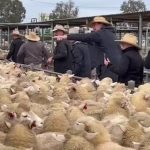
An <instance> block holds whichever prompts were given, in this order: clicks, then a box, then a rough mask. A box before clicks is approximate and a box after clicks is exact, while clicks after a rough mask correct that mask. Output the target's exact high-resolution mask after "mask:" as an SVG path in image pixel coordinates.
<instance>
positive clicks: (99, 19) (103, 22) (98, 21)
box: [91, 17, 111, 25]
mask: <svg viewBox="0 0 150 150" xmlns="http://www.w3.org/2000/svg"><path fill="white" fill-rule="evenodd" d="M94 23H102V24H105V25H111V23H110V22H108V21H107V20H106V18H104V17H94V19H93V21H92V22H91V25H92V24H94Z"/></svg>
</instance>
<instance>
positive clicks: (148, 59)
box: [144, 51, 150, 69]
mask: <svg viewBox="0 0 150 150" xmlns="http://www.w3.org/2000/svg"><path fill="white" fill-rule="evenodd" d="M144 66H145V68H146V69H150V51H149V52H148V55H147V57H146V59H145V62H144Z"/></svg>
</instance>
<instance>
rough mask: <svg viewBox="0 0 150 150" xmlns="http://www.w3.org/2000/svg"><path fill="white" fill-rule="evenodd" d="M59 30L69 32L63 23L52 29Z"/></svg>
mask: <svg viewBox="0 0 150 150" xmlns="http://www.w3.org/2000/svg"><path fill="white" fill-rule="evenodd" d="M59 30H60V31H63V32H64V33H67V30H66V29H65V28H64V27H63V26H62V25H56V26H55V27H54V29H53V30H52V31H53V32H56V31H59Z"/></svg>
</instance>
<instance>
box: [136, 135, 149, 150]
mask: <svg viewBox="0 0 150 150" xmlns="http://www.w3.org/2000/svg"><path fill="white" fill-rule="evenodd" d="M138 149H139V150H150V133H147V134H145V136H144V139H143V140H142V141H141V143H140V144H139V148H138Z"/></svg>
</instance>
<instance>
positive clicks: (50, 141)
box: [36, 132, 66, 150]
mask: <svg viewBox="0 0 150 150" xmlns="http://www.w3.org/2000/svg"><path fill="white" fill-rule="evenodd" d="M36 139H37V147H38V149H39V150H63V145H64V142H65V140H66V138H65V136H64V135H63V134H62V133H55V132H47V133H43V134H38V135H37V136H36Z"/></svg>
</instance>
